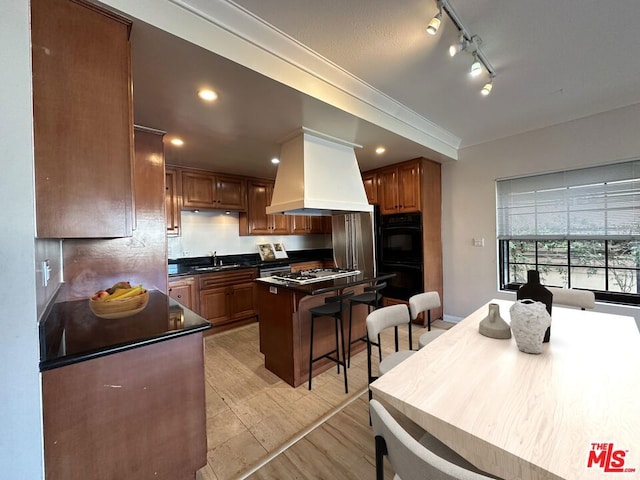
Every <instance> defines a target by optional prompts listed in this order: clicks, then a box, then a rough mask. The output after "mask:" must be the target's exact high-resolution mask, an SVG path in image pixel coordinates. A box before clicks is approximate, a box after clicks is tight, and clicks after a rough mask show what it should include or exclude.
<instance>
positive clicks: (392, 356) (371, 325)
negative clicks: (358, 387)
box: [366, 304, 416, 399]
mask: <svg viewBox="0 0 640 480" xmlns="http://www.w3.org/2000/svg"><path fill="white" fill-rule="evenodd" d="M366 324H367V373H368V375H369V384H371V382H373V381H374V380H376V379H377V378H378V376H380V375H383V374H384V373H386V372H388V371H389V370H391V369H392V368H393V367H395V366H396V365H398V364H400V362H402V361H404V360H406V359H407V358H409V357H410V356H411V355H413V354H414V353H416V352H415V351H414V350H412V349H411V346H412V344H413V342H412V338H411V318H410V317H409V309H408V308H407V306H406V305H405V304H398V305H389V306H387V307H382V308H378V309H377V310H374V311H373V312H371V313H370V314H369V315H367V320H366ZM401 325H406V327H407V329H408V331H409V349H408V350H400V346H399V337H398V327H399V326H401ZM388 328H393V329H394V339H395V351H394V352H393V353H389V354H386V355H382V357H381V360H380V362H379V363H378V376H374V375H373V373H372V371H373V368H372V365H371V353H372V346H376V347H380V344H381V342H382V340H381V338H382V337H381V335H380V334H381V333H382V332H383V331H384V330H386V329H388ZM379 350H380V349H379ZM369 399H371V390H369Z"/></svg>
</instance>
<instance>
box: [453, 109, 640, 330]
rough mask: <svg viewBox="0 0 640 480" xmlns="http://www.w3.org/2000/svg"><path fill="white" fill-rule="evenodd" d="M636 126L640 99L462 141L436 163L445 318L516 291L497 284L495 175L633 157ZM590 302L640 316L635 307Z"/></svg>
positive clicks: (637, 150)
mask: <svg viewBox="0 0 640 480" xmlns="http://www.w3.org/2000/svg"><path fill="white" fill-rule="evenodd" d="M639 126H640V104H639V105H635V106H631V107H626V108H622V109H618V110H614V111H610V112H606V113H602V114H599V115H594V116H591V117H586V118H583V119H579V120H575V121H572V122H567V123H564V124H560V125H557V126H554V127H549V128H544V129H540V130H536V131H533V132H529V133H524V134H521V135H515V136H512V137H509V138H505V139H502V140H495V141H493V142H489V143H485V144H482V145H477V146H474V147H468V148H464V149H462V150H460V153H459V160H458V161H457V162H450V163H447V164H445V165H443V168H442V196H443V206H442V208H443V233H442V235H443V245H444V247H443V248H444V252H443V253H444V259H443V260H444V311H445V318H447V317H458V318H460V317H465V316H466V315H468V314H469V313H471V312H472V311H474V310H475V309H476V308H478V307H479V306H480V305H482V304H483V303H485V302H487V301H488V300H490V299H492V298H496V297H497V298H506V299H510V298H511V299H513V298H515V294H510V293H504V292H503V293H499V291H498V268H497V244H496V221H495V220H496V218H495V217H496V208H495V180H496V179H499V178H505V177H512V176H518V175H525V174H533V173H541V172H551V171H557V170H563V169H568V168H575V167H583V166H591V165H598V164H603V163H611V162H615V161H620V160H625V159H631V158H640V130H639ZM474 238H484V239H485V243H484V247H474V246H473V239H474ZM597 309H598V310H600V311H610V312H616V313H624V314H627V315H633V316H635V317H636V321H638V322H640V309H637V308H622V307H608V306H604V305H599V306H598V307H597ZM639 324H640V323H639Z"/></svg>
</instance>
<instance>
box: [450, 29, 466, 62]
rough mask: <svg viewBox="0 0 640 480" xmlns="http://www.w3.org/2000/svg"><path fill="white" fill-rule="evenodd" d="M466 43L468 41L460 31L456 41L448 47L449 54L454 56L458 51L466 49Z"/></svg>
mask: <svg viewBox="0 0 640 480" xmlns="http://www.w3.org/2000/svg"><path fill="white" fill-rule="evenodd" d="M468 45H469V41H468V40H467V39H466V38H464V35H463V34H462V33H461V34H460V38H458V41H457V42H456V43H454V44H452V45H451V46H450V47H449V56H451V57H455V56H456V54H457V53H458V52H462V51H463V50H466V49H467V46H468Z"/></svg>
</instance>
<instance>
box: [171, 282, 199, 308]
mask: <svg viewBox="0 0 640 480" xmlns="http://www.w3.org/2000/svg"><path fill="white" fill-rule="evenodd" d="M169 296H170V297H171V298H173V299H174V300H175V301H176V302H178V303H180V304H181V305H184V306H185V307H187V308H188V309H189V310H192V311H194V312H198V310H199V309H198V287H197V285H196V281H195V278H193V277H186V278H180V279H177V280H171V281H170V282H169Z"/></svg>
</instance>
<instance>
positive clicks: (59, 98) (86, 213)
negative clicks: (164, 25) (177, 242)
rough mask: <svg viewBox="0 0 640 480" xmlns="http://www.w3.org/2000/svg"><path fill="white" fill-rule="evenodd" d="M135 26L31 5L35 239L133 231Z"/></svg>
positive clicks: (65, 0)
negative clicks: (132, 34) (132, 47)
mask: <svg viewBox="0 0 640 480" xmlns="http://www.w3.org/2000/svg"><path fill="white" fill-rule="evenodd" d="M130 27H131V23H130V22H129V21H128V20H125V19H123V18H120V17H118V16H116V15H114V14H112V13H110V12H107V11H105V10H102V9H101V8H99V7H97V6H94V5H92V4H89V3H84V2H81V1H69V0H32V2H31V28H32V31H31V40H32V61H33V119H34V144H35V189H36V226H37V236H38V237H41V238H81V237H85V238H88V237H93V238H96V237H124V236H130V235H131V234H132V228H133V216H132V202H133V194H132V167H131V162H132V158H133V120H132V119H133V110H132V98H131V92H132V88H131V65H130V45H129V30H130Z"/></svg>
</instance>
